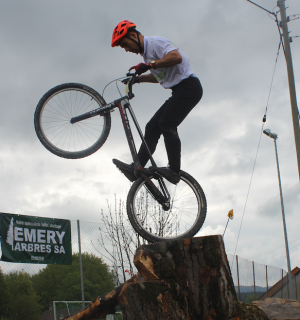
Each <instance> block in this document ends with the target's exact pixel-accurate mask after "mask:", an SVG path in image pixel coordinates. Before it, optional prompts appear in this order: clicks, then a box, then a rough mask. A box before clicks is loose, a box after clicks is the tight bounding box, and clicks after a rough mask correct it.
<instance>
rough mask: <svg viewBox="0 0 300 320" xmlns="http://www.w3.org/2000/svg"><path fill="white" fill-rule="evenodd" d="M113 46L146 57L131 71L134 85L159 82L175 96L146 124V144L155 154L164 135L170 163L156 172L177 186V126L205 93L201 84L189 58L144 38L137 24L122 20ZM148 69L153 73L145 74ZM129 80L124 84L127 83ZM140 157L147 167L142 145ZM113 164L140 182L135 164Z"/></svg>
mask: <svg viewBox="0 0 300 320" xmlns="http://www.w3.org/2000/svg"><path fill="white" fill-rule="evenodd" d="M111 46H112V47H116V46H120V47H121V48H123V49H125V51H126V52H132V53H135V54H140V55H141V56H142V57H143V58H144V62H143V63H139V64H138V65H136V66H133V67H131V68H130V69H129V70H132V69H135V71H136V72H137V74H138V75H139V76H138V77H136V80H135V82H134V83H142V82H151V83H160V84H161V85H162V86H163V87H164V88H165V89H171V90H172V96H171V97H170V98H169V99H168V100H167V101H166V102H165V103H164V104H163V105H162V106H161V107H160V108H159V109H158V111H157V112H156V113H155V114H154V116H153V117H152V118H151V120H150V121H149V122H148V123H147V125H146V129H145V141H146V143H147V145H148V147H149V150H150V152H151V153H152V154H153V153H154V151H155V149H156V146H157V143H158V140H159V138H160V136H161V135H163V137H164V142H165V147H166V151H167V156H168V161H169V164H168V167H161V168H157V170H156V172H158V173H159V174H161V175H162V176H163V177H164V178H166V179H167V180H168V181H170V182H171V183H174V184H176V183H178V182H179V181H180V160H181V142H180V138H179V136H178V132H177V127H178V126H179V125H180V123H181V122H182V121H183V120H184V119H185V117H186V116H187V115H188V114H189V112H190V111H191V110H192V109H193V108H194V107H195V106H196V104H197V103H198V102H199V101H200V99H201V97H202V93H203V90H202V86H201V83H200V81H199V79H198V78H197V77H196V76H195V74H194V72H193V71H192V69H191V67H190V65H189V59H188V57H187V56H186V55H185V54H184V53H183V52H182V51H181V50H180V49H179V48H177V47H176V46H174V44H172V43H171V42H170V41H169V40H168V39H166V38H163V37H159V36H154V37H147V36H143V35H142V34H141V33H140V32H139V31H137V30H136V24H134V23H133V22H131V21H129V20H123V21H121V22H120V23H119V24H118V25H117V26H116V27H115V29H114V31H113V35H112V43H111ZM148 70H150V73H148V74H143V73H145V72H147V71H148ZM142 74H143V75H142ZM128 79H129V78H127V79H125V80H123V82H124V83H125V84H126V83H127V82H128ZM138 157H139V160H140V164H141V166H142V167H145V165H146V163H147V162H148V160H149V154H148V152H147V150H146V147H145V146H144V145H143V144H142V145H141V147H140V149H139V152H138ZM113 162H114V163H115V164H116V165H117V167H118V168H119V169H120V170H121V171H122V172H123V173H124V174H125V175H126V177H127V178H128V179H129V180H131V181H134V180H136V179H137V178H136V176H135V175H134V165H133V163H132V164H130V165H128V164H125V163H123V162H121V161H119V160H117V159H113ZM149 170H150V171H151V167H150V168H149Z"/></svg>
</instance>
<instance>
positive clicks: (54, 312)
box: [53, 301, 56, 320]
mask: <svg viewBox="0 0 300 320" xmlns="http://www.w3.org/2000/svg"><path fill="white" fill-rule="evenodd" d="M55 302H56V301H53V319H54V320H56V305H55Z"/></svg>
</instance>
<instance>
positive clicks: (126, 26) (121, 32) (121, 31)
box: [111, 20, 136, 47]
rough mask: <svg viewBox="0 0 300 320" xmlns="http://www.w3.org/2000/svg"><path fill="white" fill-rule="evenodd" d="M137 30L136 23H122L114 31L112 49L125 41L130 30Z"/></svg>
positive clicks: (124, 21) (125, 21) (126, 21)
mask: <svg viewBox="0 0 300 320" xmlns="http://www.w3.org/2000/svg"><path fill="white" fill-rule="evenodd" d="M135 28H136V24H135V23H133V22H131V21H129V20H123V21H121V22H120V23H119V24H118V25H117V26H116V27H115V29H114V32H113V35H112V40H111V46H112V47H115V46H117V45H118V43H119V41H120V40H121V39H123V38H124V37H125V36H126V35H127V33H128V32H129V31H130V30H132V29H135Z"/></svg>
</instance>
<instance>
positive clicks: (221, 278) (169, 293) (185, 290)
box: [69, 235, 268, 320]
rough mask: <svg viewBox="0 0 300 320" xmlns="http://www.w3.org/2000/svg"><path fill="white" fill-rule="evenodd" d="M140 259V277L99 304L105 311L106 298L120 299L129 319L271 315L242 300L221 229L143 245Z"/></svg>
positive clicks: (257, 319)
mask: <svg viewBox="0 0 300 320" xmlns="http://www.w3.org/2000/svg"><path fill="white" fill-rule="evenodd" d="M134 264H135V265H136V267H137V269H138V270H139V273H138V275H137V277H134V278H132V279H131V280H130V281H129V282H126V283H125V284H123V285H122V286H120V287H118V288H119V290H116V292H115V294H112V297H114V298H110V295H111V294H109V295H106V298H105V299H103V300H101V302H100V304H98V305H97V306H95V308H94V310H98V314H99V315H101V316H103V315H104V313H105V312H103V311H101V312H100V309H101V308H102V309H103V310H105V302H106V304H107V305H110V306H112V305H113V304H114V303H116V304H119V305H120V307H121V309H122V313H123V319H124V320H164V319H172V320H202V319H203V320H226V319H228V320H229V319H231V320H239V319H240V320H242V319H245V320H246V319H247V320H252V319H253V320H254V319H255V320H265V319H268V317H266V315H265V314H264V313H263V312H262V311H261V310H260V309H258V308H256V307H253V306H251V307H250V306H246V305H243V304H240V303H239V302H238V300H237V297H236V293H235V288H234V284H233V281H232V277H231V272H230V268H229V264H228V260H227V256H226V252H225V248H224V244H223V238H222V236H220V235H216V236H206V237H198V238H191V239H183V240H177V241H170V242H161V243H155V244H152V245H145V246H141V247H140V248H138V249H137V252H136V254H135V257H134ZM117 291H118V293H117ZM106 311H107V310H106ZM94 314H95V315H96V313H95V312H94ZM69 319H72V320H75V319H76V320H82V319H95V318H88V317H77V318H73V317H71V318H69Z"/></svg>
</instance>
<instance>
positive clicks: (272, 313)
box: [251, 298, 300, 320]
mask: <svg viewBox="0 0 300 320" xmlns="http://www.w3.org/2000/svg"><path fill="white" fill-rule="evenodd" d="M251 304H252V305H255V306H257V307H258V308H260V309H262V310H263V311H264V312H265V313H266V314H267V315H268V317H269V318H270V319H271V320H279V319H280V320H289V319H300V302H299V301H297V300H285V299H279V298H267V299H265V300H262V301H253V302H252V303H251Z"/></svg>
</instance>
